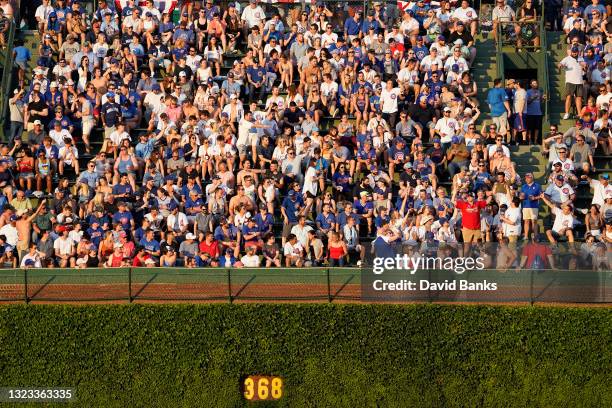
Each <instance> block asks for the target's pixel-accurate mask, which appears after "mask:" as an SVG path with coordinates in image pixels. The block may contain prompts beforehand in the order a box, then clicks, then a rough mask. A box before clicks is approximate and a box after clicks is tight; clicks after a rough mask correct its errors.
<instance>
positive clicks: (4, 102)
mask: <svg viewBox="0 0 612 408" xmlns="http://www.w3.org/2000/svg"><path fill="white" fill-rule="evenodd" d="M15 30H16V23H15V22H14V21H11V23H10V27H9V31H8V41H7V42H6V51H5V52H6V55H5V57H4V69H3V71H2V81H1V82H0V92H1V94H2V96H3V97H2V98H0V128H1V131H2V136H3V138H5V135H4V127H5V124H6V121H7V118H6V115H7V107H8V98H9V89H8V88H9V86H10V84H11V79H12V76H13V75H12V74H13V45H14V44H13V43H14V41H15Z"/></svg>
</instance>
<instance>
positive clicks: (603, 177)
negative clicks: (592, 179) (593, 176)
mask: <svg viewBox="0 0 612 408" xmlns="http://www.w3.org/2000/svg"><path fill="white" fill-rule="evenodd" d="M599 177H601V178H602V179H604V180H609V179H610V175H609V174H608V173H604V174H601V175H600V176H599Z"/></svg>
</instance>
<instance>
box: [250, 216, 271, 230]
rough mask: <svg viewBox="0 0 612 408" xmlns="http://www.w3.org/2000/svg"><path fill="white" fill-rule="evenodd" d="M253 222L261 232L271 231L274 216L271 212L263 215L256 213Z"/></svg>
mask: <svg viewBox="0 0 612 408" xmlns="http://www.w3.org/2000/svg"><path fill="white" fill-rule="evenodd" d="M255 222H256V223H257V225H258V226H259V230H260V231H262V232H269V231H272V225H273V224H274V218H273V217H272V214H270V213H266V215H265V217H263V216H262V215H261V213H258V214H256V215H255Z"/></svg>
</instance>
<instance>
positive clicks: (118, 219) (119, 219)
mask: <svg viewBox="0 0 612 408" xmlns="http://www.w3.org/2000/svg"><path fill="white" fill-rule="evenodd" d="M133 219H134V217H132V213H131V212H129V211H125V212H121V211H117V212H116V213H115V214H114V215H113V223H115V224H121V226H122V227H123V228H124V229H126V228H129V227H130V221H132V220H133Z"/></svg>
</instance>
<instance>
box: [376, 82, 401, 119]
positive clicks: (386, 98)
mask: <svg viewBox="0 0 612 408" xmlns="http://www.w3.org/2000/svg"><path fill="white" fill-rule="evenodd" d="M400 93H401V91H400V89H399V88H393V89H391V90H388V89H387V88H383V90H382V92H381V93H380V103H381V109H382V111H383V112H384V113H394V112H397V101H398V99H399V95H400Z"/></svg>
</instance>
